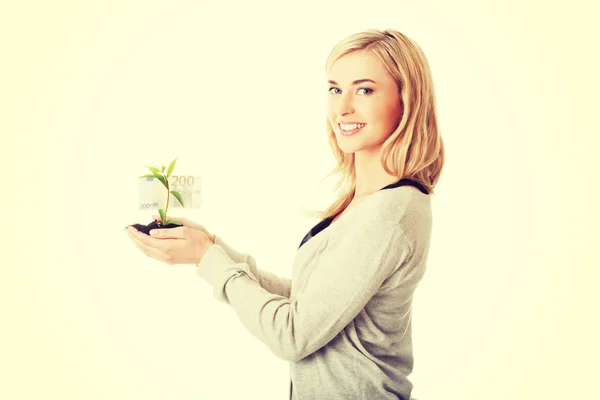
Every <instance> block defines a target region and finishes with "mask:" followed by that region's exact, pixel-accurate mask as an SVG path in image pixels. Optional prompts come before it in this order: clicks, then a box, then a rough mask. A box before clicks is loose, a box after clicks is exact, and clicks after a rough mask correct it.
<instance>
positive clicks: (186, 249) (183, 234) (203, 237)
mask: <svg viewBox="0 0 600 400" xmlns="http://www.w3.org/2000/svg"><path fill="white" fill-rule="evenodd" d="M176 220H177V221H179V222H181V223H184V221H183V219H182V218H176ZM187 222H189V221H187ZM125 231H126V232H127V234H128V235H129V237H130V238H131V240H132V241H133V243H134V244H135V245H136V246H137V248H138V249H140V250H141V251H142V252H143V253H144V254H146V255H147V256H148V257H152V258H154V259H156V260H158V261H162V262H164V263H167V264H169V265H173V264H198V263H199V262H200V261H201V260H202V257H204V254H205V253H206V251H207V250H208V249H209V248H210V246H212V245H213V244H214V243H213V241H212V240H211V238H210V236H209V235H208V234H207V233H206V232H205V231H202V230H199V229H195V228H193V227H190V226H189V225H188V226H186V225H185V223H184V226H180V227H177V228H170V229H152V230H151V231H150V235H151V236H148V235H146V234H144V233H142V232H140V231H138V230H137V229H135V228H134V227H133V226H129V227H127V228H126V229H125Z"/></svg>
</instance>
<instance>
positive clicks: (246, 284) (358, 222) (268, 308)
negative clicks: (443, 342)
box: [197, 179, 432, 400]
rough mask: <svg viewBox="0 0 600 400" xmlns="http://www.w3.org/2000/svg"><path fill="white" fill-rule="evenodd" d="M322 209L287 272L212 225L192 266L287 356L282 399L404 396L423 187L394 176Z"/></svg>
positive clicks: (424, 215) (423, 240)
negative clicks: (346, 202) (339, 206)
mask: <svg viewBox="0 0 600 400" xmlns="http://www.w3.org/2000/svg"><path fill="white" fill-rule="evenodd" d="M411 186H414V187H411ZM415 187H416V188H415ZM384 189H385V190H384ZM332 219H333V217H331V218H328V219H325V220H324V221H321V222H320V223H319V224H318V225H316V226H315V227H314V228H313V229H312V230H311V232H309V234H308V235H307V236H306V237H305V238H304V240H303V241H302V243H301V245H300V248H299V249H298V251H297V253H296V257H295V260H294V264H293V271H292V279H291V280H290V279H287V278H283V277H279V276H277V275H275V274H273V273H270V272H268V271H264V270H260V269H259V268H257V266H256V263H255V261H254V259H253V258H252V256H251V255H249V254H244V253H239V252H237V251H236V250H234V249H233V248H231V247H230V246H229V245H227V243H226V242H225V241H224V240H223V239H221V238H220V237H219V236H217V235H215V244H214V245H213V246H211V247H210V248H209V249H208V250H207V252H206V253H205V255H204V257H203V258H202V260H201V261H200V263H199V264H198V266H197V275H198V276H199V277H201V278H203V279H204V280H206V281H207V282H208V283H209V284H210V285H212V287H213V290H214V295H215V297H216V298H217V299H219V300H221V301H223V302H225V303H227V304H229V305H230V306H231V307H233V308H234V310H235V312H236V314H237V315H238V317H239V319H240V321H241V322H242V324H243V325H244V326H245V327H246V329H247V330H248V331H250V333H251V334H252V335H254V336H255V337H256V338H258V339H259V340H260V341H262V342H263V343H264V344H265V345H266V346H267V347H268V348H269V349H270V350H271V351H272V352H273V353H274V354H275V355H277V356H278V357H280V358H282V359H284V360H287V361H289V362H290V378H291V388H290V392H293V393H291V394H290V396H291V398H292V399H294V400H309V399H317V400H325V399H346V400H359V399H361V400H362V399H381V400H383V399H395V400H396V399H398V398H400V399H403V400H409V399H410V398H411V391H412V387H413V386H412V383H411V382H410V380H409V379H408V376H409V375H410V373H411V372H412V369H413V354H412V336H411V306H412V298H413V295H414V292H415V289H416V288H417V285H418V283H419V282H420V280H421V279H422V277H423V274H424V272H425V268H426V263H427V255H428V251H429V244H430V236H431V228H432V215H431V201H430V196H429V195H428V194H426V191H425V189H424V188H423V187H422V186H421V185H419V184H418V183H416V182H412V181H408V180H406V179H404V180H401V181H399V182H396V183H394V184H392V185H388V186H386V187H385V188H382V189H381V190H379V191H378V192H375V193H373V194H371V195H369V196H367V197H366V198H365V199H364V200H362V201H361V202H360V203H357V204H356V205H355V206H354V207H352V208H349V209H348V210H347V211H346V212H345V213H343V214H342V215H341V217H340V218H339V219H338V220H337V221H336V222H335V223H333V224H332V225H331V226H329V223H330V222H331V220H332ZM292 388H293V389H292Z"/></svg>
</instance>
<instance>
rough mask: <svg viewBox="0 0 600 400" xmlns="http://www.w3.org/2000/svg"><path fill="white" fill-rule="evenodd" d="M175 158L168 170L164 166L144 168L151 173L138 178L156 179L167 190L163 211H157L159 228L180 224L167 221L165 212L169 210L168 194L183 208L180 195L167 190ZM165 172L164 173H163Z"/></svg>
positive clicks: (170, 220)
mask: <svg viewBox="0 0 600 400" xmlns="http://www.w3.org/2000/svg"><path fill="white" fill-rule="evenodd" d="M177 158H178V157H177ZM177 158H175V159H174V160H173V161H171V163H170V164H169V168H166V167H165V166H164V165H163V166H162V168H161V169H158V168H157V167H151V166H146V168H148V169H149V170H150V172H152V173H151V174H147V175H142V176H140V178H156V179H158V180H159V181H160V183H162V184H163V186H164V187H165V188H166V189H167V203H166V206H165V209H164V210H163V209H162V208H161V209H159V210H158V213H159V214H160V219H161V220H160V222H158V225H159V226H162V225H169V224H175V225H181V223H180V222H178V221H175V220H172V219H169V220H168V219H167V211H168V209H169V197H170V196H169V193H171V194H172V195H173V197H175V198H176V199H177V201H179V203H180V204H181V206H182V207H184V205H183V199H182V198H181V194H180V193H179V192H176V191H175V190H169V177H170V176H171V174H172V173H173V170H174V169H175V164H176V162H177ZM165 170H166V173H165ZM165 221H166V222H165Z"/></svg>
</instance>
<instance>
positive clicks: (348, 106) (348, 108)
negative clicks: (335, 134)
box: [336, 96, 354, 115]
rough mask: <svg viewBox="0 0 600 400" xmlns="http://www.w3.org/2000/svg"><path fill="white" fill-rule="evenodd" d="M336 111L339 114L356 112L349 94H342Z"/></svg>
mask: <svg viewBox="0 0 600 400" xmlns="http://www.w3.org/2000/svg"><path fill="white" fill-rule="evenodd" d="M336 111H337V113H338V115H346V114H351V113H352V112H354V107H353V105H352V100H351V99H350V97H349V96H342V97H341V98H340V99H339V100H338V103H337V105H336Z"/></svg>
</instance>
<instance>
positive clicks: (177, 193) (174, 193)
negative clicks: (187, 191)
mask: <svg viewBox="0 0 600 400" xmlns="http://www.w3.org/2000/svg"><path fill="white" fill-rule="evenodd" d="M171 194H172V195H173V196H175V197H176V198H177V200H179V203H180V204H181V207H185V206H184V205H183V199H182V198H181V194H179V192H176V191H174V190H171Z"/></svg>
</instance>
